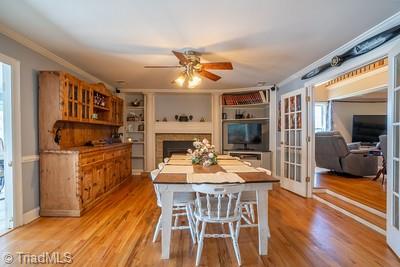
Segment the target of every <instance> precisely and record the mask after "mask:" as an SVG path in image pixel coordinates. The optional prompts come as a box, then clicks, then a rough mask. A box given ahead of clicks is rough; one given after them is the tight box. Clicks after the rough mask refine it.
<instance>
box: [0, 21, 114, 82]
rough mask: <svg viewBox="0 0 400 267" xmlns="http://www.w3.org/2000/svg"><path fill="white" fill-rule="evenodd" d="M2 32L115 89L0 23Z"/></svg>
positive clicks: (92, 80) (86, 76)
mask: <svg viewBox="0 0 400 267" xmlns="http://www.w3.org/2000/svg"><path fill="white" fill-rule="evenodd" d="M0 33H1V34H4V35H5V36H7V37H8V38H10V39H12V40H14V41H16V42H17V43H20V44H21V45H23V46H25V47H27V48H29V49H31V50H33V51H35V52H36V53H38V54H40V55H42V56H44V57H46V58H48V59H50V60H52V61H54V62H56V63H58V64H60V65H61V66H63V67H65V68H67V69H69V70H71V71H73V72H75V73H77V74H79V75H81V76H82V77H83V78H85V79H88V80H90V81H91V82H94V83H98V82H101V83H104V84H105V85H106V86H107V87H108V88H109V89H112V90H114V89H115V87H114V86H111V85H110V84H108V83H106V82H104V81H103V80H101V79H99V78H97V77H96V76H93V75H92V74H90V73H88V72H86V71H84V70H83V69H81V68H79V67H77V66H75V65H74V64H72V63H70V62H68V61H67V60H65V59H63V58H62V57H59V56H57V55H56V54H54V53H53V52H51V51H49V50H47V49H46V48H44V47H42V46H41V45H39V44H37V43H35V42H34V41H32V40H30V39H28V38H27V37H25V36H24V35H22V34H20V33H18V32H16V31H14V30H12V29H10V28H9V27H7V26H5V25H4V24H1V23H0Z"/></svg>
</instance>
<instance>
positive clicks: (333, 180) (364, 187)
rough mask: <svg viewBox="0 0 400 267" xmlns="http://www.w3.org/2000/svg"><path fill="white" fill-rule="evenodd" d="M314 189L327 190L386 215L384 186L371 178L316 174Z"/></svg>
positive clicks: (326, 173)
mask: <svg viewBox="0 0 400 267" xmlns="http://www.w3.org/2000/svg"><path fill="white" fill-rule="evenodd" d="M315 187H318V188H327V189H329V190H331V191H333V192H335V193H338V194H341V195H343V196H345V197H348V198H350V199H353V200H355V201H357V202H360V203H362V204H365V205H367V206H368V207H371V208H374V209H377V210H379V211H382V212H384V213H386V184H385V185H382V184H381V180H378V181H372V180H371V178H358V177H344V176H340V175H335V174H332V173H329V172H316V174H315Z"/></svg>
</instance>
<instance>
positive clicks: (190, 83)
mask: <svg viewBox="0 0 400 267" xmlns="http://www.w3.org/2000/svg"><path fill="white" fill-rule="evenodd" d="M200 83H201V78H200V77H199V76H198V75H197V74H193V75H192V76H191V77H190V79H189V81H188V87H189V88H195V87H196V86H198V85H199V84H200Z"/></svg>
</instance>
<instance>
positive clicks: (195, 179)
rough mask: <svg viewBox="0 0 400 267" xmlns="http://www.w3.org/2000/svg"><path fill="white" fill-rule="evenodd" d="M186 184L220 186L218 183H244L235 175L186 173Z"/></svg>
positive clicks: (224, 173)
mask: <svg viewBox="0 0 400 267" xmlns="http://www.w3.org/2000/svg"><path fill="white" fill-rule="evenodd" d="M186 179H187V183H188V184H202V183H207V184H220V183H244V182H245V181H244V180H243V179H242V178H241V177H240V176H239V175H237V174H236V173H226V172H217V173H188V174H187V175H186Z"/></svg>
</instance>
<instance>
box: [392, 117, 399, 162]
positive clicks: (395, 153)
mask: <svg viewBox="0 0 400 267" xmlns="http://www.w3.org/2000/svg"><path fill="white" fill-rule="evenodd" d="M393 157H394V158H400V126H399V125H397V126H394V127H393Z"/></svg>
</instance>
